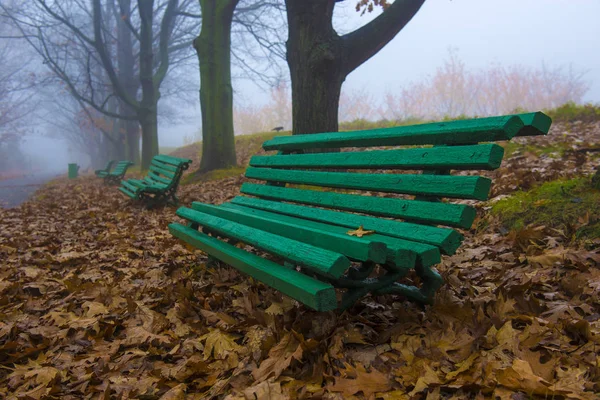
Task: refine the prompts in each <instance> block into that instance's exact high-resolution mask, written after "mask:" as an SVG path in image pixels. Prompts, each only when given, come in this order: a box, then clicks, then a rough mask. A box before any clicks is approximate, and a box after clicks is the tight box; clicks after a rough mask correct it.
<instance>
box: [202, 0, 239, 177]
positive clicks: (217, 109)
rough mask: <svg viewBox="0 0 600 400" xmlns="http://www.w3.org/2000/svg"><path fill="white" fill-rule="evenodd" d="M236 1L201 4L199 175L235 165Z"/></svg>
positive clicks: (210, 0)
mask: <svg viewBox="0 0 600 400" xmlns="http://www.w3.org/2000/svg"><path fill="white" fill-rule="evenodd" d="M237 3H238V0H227V1H223V0H200V6H201V8H202V29H201V31H200V36H198V37H197V38H196V40H195V41H194V47H195V49H196V52H197V53H198V60H199V63H200V107H201V110H202V161H201V162H200V170H199V171H200V172H206V171H211V170H214V169H219V168H227V167H230V166H233V165H236V155H235V141H234V135H233V89H232V86H231V22H232V19H233V11H234V9H235V7H236V5H237Z"/></svg>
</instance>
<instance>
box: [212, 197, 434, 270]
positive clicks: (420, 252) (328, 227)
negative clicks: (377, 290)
mask: <svg viewBox="0 0 600 400" xmlns="http://www.w3.org/2000/svg"><path fill="white" fill-rule="evenodd" d="M221 208H226V209H230V210H236V211H239V212H243V213H246V214H251V215H255V216H258V217H260V218H264V219H268V220H274V221H280V222H284V223H290V224H295V225H297V226H303V227H308V228H315V229H320V230H323V231H326V232H327V231H329V232H335V233H337V234H339V235H341V236H343V235H346V236H348V229H347V228H345V227H342V226H339V225H335V224H333V225H332V224H329V223H323V222H317V221H310V220H307V219H303V218H297V217H292V216H286V215H281V214H277V213H273V212H269V211H263V210H258V209H255V208H251V207H245V206H241V205H238V204H232V203H225V204H222V205H221ZM356 228H357V227H354V229H356ZM354 229H353V230H354ZM365 238H366V239H367V240H373V241H376V242H381V243H383V244H385V245H386V246H387V252H388V254H387V261H388V263H389V264H392V265H395V266H398V267H401V268H412V267H413V266H414V265H415V261H417V264H418V265H422V266H431V265H434V264H437V263H439V262H440V261H441V256H440V251H439V249H438V248H437V247H435V246H432V245H428V244H424V243H419V242H411V241H408V240H404V239H399V238H396V237H391V236H386V235H382V234H381V233H378V232H376V233H374V234H371V235H367V236H364V237H363V239H365ZM320 246H322V245H320Z"/></svg>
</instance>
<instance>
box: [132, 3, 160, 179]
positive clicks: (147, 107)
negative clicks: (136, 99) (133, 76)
mask: <svg viewBox="0 0 600 400" xmlns="http://www.w3.org/2000/svg"><path fill="white" fill-rule="evenodd" d="M138 6H139V12H140V19H141V29H140V83H141V86H142V100H141V101H140V106H139V109H138V110H137V114H138V117H139V121H140V125H141V127H142V163H141V167H142V170H147V169H148V168H149V167H150V162H151V161H152V157H154V156H155V155H157V154H158V121H157V116H156V112H157V108H158V107H157V106H158V97H159V94H158V89H157V88H156V85H155V84H154V72H153V65H154V52H153V49H152V43H153V41H154V38H153V33H152V21H153V12H154V10H153V6H154V1H153V0H146V1H144V2H141V1H138Z"/></svg>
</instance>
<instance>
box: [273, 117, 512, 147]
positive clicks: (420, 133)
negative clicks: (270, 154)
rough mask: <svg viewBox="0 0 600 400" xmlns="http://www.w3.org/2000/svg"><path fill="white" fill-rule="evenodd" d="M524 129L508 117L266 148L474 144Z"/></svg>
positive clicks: (304, 138)
mask: <svg viewBox="0 0 600 400" xmlns="http://www.w3.org/2000/svg"><path fill="white" fill-rule="evenodd" d="M522 127H523V121H522V120H521V118H519V117H516V116H514V115H509V116H501V117H490V118H479V119H471V120H462V121H448V122H435V123H430V124H422V125H411V126H398V127H392V128H383V129H373V130H363V131H352V132H330V133H317V134H308V135H294V136H277V137H274V138H273V139H271V140H268V141H266V142H265V143H264V144H263V148H264V149H265V150H284V151H294V150H303V149H315V148H338V147H369V146H403V145H427V144H432V145H437V144H453V145H457V144H473V143H479V142H495V141H498V140H510V139H511V138H512V137H513V136H515V135H516V134H517V132H519V130H520V129H521V128H522Z"/></svg>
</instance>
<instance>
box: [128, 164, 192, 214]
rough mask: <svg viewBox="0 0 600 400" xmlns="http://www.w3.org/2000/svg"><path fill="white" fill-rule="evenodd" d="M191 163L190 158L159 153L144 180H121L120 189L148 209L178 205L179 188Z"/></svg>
mask: <svg viewBox="0 0 600 400" xmlns="http://www.w3.org/2000/svg"><path fill="white" fill-rule="evenodd" d="M191 163H192V161H191V160H189V159H184V158H179V157H172V156H166V155H160V154H159V155H157V156H154V158H153V159H152V165H151V166H150V170H149V171H148V174H147V175H146V177H144V178H143V179H142V180H136V179H129V180H127V181H121V185H122V186H121V187H120V188H119V190H120V191H121V192H123V193H124V194H125V195H127V196H128V197H130V198H132V199H133V200H135V201H138V202H140V203H141V204H143V205H145V206H146V208H148V209H150V208H154V207H158V206H162V205H173V206H177V205H178V204H179V198H178V197H177V194H176V193H177V189H178V188H179V183H180V181H181V177H182V176H183V172H184V171H185V170H187V169H188V168H189V166H190V164H191ZM159 165H160V166H159ZM169 175H172V176H169ZM158 185H161V186H163V185H164V187H160V186H158Z"/></svg>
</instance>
